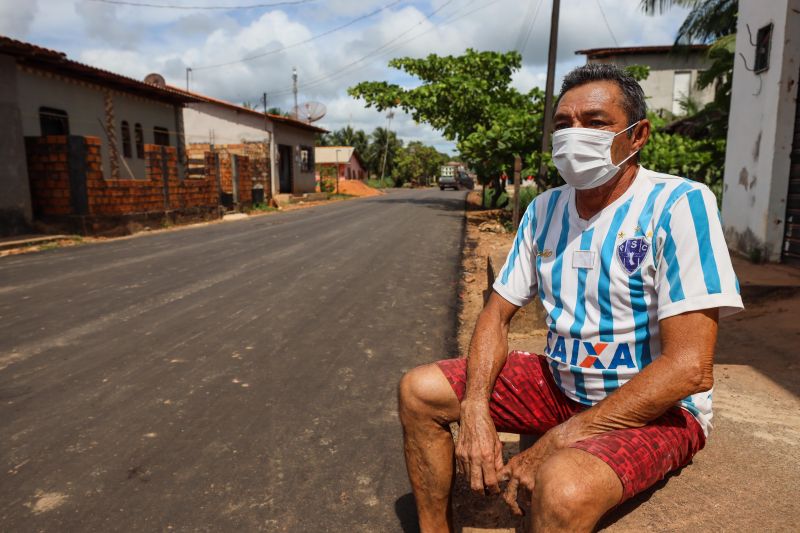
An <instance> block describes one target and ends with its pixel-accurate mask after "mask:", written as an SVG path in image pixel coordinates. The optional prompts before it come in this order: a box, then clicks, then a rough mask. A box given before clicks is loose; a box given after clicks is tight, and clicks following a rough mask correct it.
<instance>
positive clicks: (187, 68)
mask: <svg viewBox="0 0 800 533" xmlns="http://www.w3.org/2000/svg"><path fill="white" fill-rule="evenodd" d="M190 72H192V68H191V67H186V92H187V93H188V92H189V73H190Z"/></svg>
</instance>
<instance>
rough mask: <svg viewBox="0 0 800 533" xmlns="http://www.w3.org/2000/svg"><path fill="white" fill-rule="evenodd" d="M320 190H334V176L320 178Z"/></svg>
mask: <svg viewBox="0 0 800 533" xmlns="http://www.w3.org/2000/svg"><path fill="white" fill-rule="evenodd" d="M319 190H320V192H333V191H335V190H336V179H335V178H322V179H321V180H320V182H319Z"/></svg>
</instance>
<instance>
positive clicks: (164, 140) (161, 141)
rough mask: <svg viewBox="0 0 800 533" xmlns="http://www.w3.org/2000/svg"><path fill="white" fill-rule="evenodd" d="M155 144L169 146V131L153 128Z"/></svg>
mask: <svg viewBox="0 0 800 533" xmlns="http://www.w3.org/2000/svg"><path fill="white" fill-rule="evenodd" d="M153 144H157V145H158V146H169V130H168V129H167V128H162V127H160V126H156V127H155V128H153Z"/></svg>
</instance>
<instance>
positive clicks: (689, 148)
mask: <svg viewBox="0 0 800 533" xmlns="http://www.w3.org/2000/svg"><path fill="white" fill-rule="evenodd" d="M639 162H640V163H641V164H642V166H644V167H646V168H649V169H651V170H654V171H655V172H663V173H665V174H674V175H676V176H681V177H684V178H689V179H691V180H694V181H699V182H700V183H705V184H706V185H708V187H709V188H710V189H711V191H712V192H713V193H714V194H715V195H716V196H717V203H721V202H722V177H723V175H724V172H725V140H724V139H699V140H694V139H691V138H689V137H685V136H683V135H679V134H669V133H662V132H658V131H654V132H653V133H652V134H651V135H650V140H649V141H648V142H647V145H645V147H644V150H642V154H641V157H640V158H639Z"/></svg>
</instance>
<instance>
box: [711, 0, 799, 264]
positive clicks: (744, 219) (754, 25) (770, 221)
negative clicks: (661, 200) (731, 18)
mask: <svg viewBox="0 0 800 533" xmlns="http://www.w3.org/2000/svg"><path fill="white" fill-rule="evenodd" d="M753 43H755V44H753ZM798 85H800V0H772V1H770V2H763V1H760V0H739V18H738V27H737V33H736V59H735V63H734V70H733V89H732V95H731V111H730V118H729V128H728V145H727V152H726V154H725V182H724V192H723V195H722V218H723V221H724V226H725V231H726V236H727V238H728V245H729V246H731V247H732V248H733V249H735V250H737V251H739V252H741V253H743V254H745V255H747V256H749V257H750V258H751V259H754V260H765V261H773V262H777V261H783V262H793V263H797V264H800V106H798V105H797V104H798V102H797V101H798Z"/></svg>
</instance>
